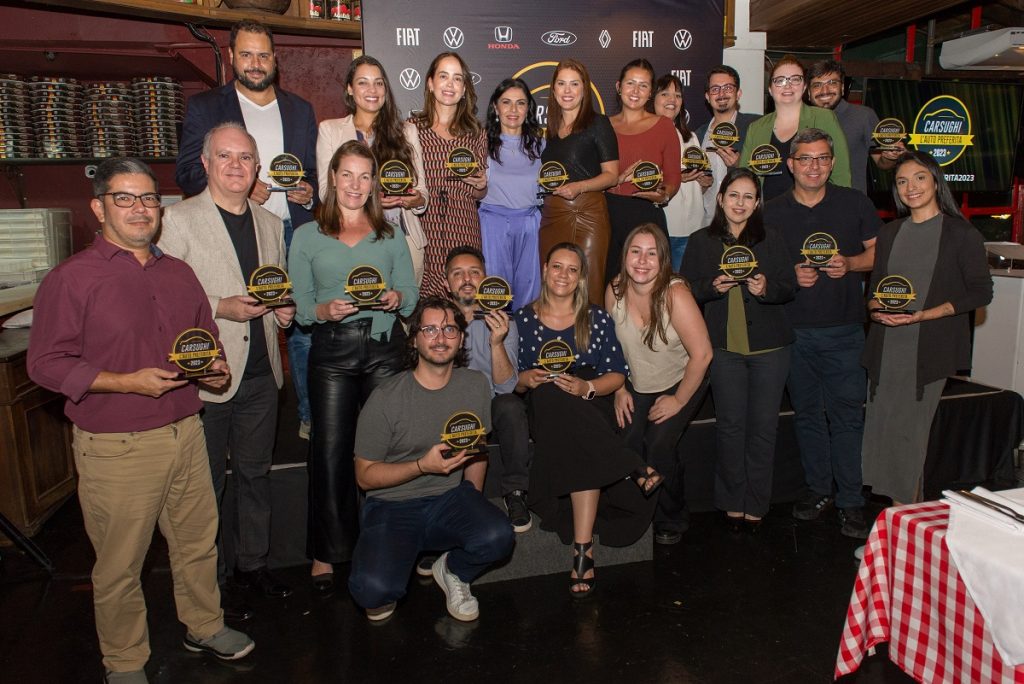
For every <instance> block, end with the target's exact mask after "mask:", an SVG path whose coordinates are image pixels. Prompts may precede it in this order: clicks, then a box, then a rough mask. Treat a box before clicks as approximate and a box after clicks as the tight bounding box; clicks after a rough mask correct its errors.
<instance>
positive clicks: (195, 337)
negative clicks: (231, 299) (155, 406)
mask: <svg viewBox="0 0 1024 684" xmlns="http://www.w3.org/2000/svg"><path fill="white" fill-rule="evenodd" d="M219 356H220V349H219V348H218V347H217V340H216V339H214V337H213V335H212V334H211V333H210V332H209V331H208V330H203V329H202V328H189V329H188V330H186V331H184V332H182V333H181V334H180V335H178V336H177V337H176V338H175V339H174V345H173V346H172V347H171V353H170V354H168V355H167V360H168V361H171V362H172V363H173V364H174V365H175V366H177V367H178V368H179V370H180V372H179V373H178V375H177V378H176V379H177V380H198V379H200V378H210V377H215V376H218V375H224V372H223V371H219V370H213V369H212V368H211V366H212V365H213V362H214V361H216V360H217V358H218V357H219Z"/></svg>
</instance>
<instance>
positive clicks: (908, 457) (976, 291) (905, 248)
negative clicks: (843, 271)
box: [863, 152, 992, 503]
mask: <svg viewBox="0 0 1024 684" xmlns="http://www.w3.org/2000/svg"><path fill="white" fill-rule="evenodd" d="M894 174H895V185H894V186H893V191H892V194H893V199H894V200H895V202H896V213H897V216H898V217H899V218H897V219H896V220H895V221H892V222H890V223H887V224H886V225H884V226H882V228H881V229H880V230H879V231H878V241H877V242H876V243H875V267H874V270H873V271H872V272H871V292H872V293H873V292H876V291H877V290H878V288H879V283H880V282H881V281H882V280H883V279H885V278H886V277H888V276H890V275H900V276H902V277H903V278H905V279H906V280H908V281H910V283H911V284H912V286H913V289H914V293H915V295H916V296H915V298H914V299H913V300H912V301H911V304H910V306H909V307H907V308H908V309H910V310H911V311H912V312H911V313H884V312H882V311H880V309H881V308H882V304H881V303H880V302H879V301H878V300H877V299H872V300H871V301H870V302H869V303H868V310H869V312H870V313H871V325H870V327H869V328H868V337H867V341H866V343H865V346H864V366H865V367H866V368H867V369H868V381H869V382H868V386H869V389H870V391H869V396H868V405H867V414H866V417H865V422H864V448H863V468H864V484H866V485H869V486H870V487H871V488H872V491H874V492H875V493H878V494H883V495H886V496H889V497H892V499H893V500H894V501H897V502H901V503H912V502H914V501H919V500H920V499H921V497H922V491H921V473H922V470H923V468H924V460H925V455H926V454H927V451H928V435H929V433H930V431H931V424H932V420H933V419H934V417H935V411H936V409H937V408H938V406H939V398H940V397H941V396H942V388H943V387H944V386H945V384H946V378H947V377H949V376H950V375H954V374H955V373H956V372H957V371H958V370H961V369H965V368H970V365H971V324H970V319H969V314H970V312H971V311H973V310H974V309H977V308H978V307H980V306H985V305H986V304H988V303H989V302H990V301H991V300H992V276H991V274H990V273H989V269H988V261H987V257H986V254H985V245H984V239H983V238H982V236H981V233H979V232H978V230H977V229H976V228H975V227H974V226H972V225H971V224H970V223H969V222H968V221H967V220H966V219H965V218H964V216H963V214H961V213H960V210H959V209H958V208H957V205H956V202H955V201H954V200H953V195H952V193H951V192H950V191H949V186H948V185H946V179H945V177H944V174H943V172H942V168H941V167H940V166H939V165H938V163H937V162H936V161H935V160H934V159H933V158H932V156H931V155H930V154H927V153H926V152H905V153H903V154H902V155H900V157H899V159H897V160H896V168H895V169H894Z"/></svg>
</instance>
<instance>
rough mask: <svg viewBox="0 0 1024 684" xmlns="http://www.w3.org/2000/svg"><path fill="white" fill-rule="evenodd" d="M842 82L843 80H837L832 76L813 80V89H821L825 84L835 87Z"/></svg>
mask: <svg viewBox="0 0 1024 684" xmlns="http://www.w3.org/2000/svg"><path fill="white" fill-rule="evenodd" d="M840 83H842V81H837V80H836V79H834V78H830V79H828V80H827V81H811V90H821V89H822V88H824V87H825V86H829V87H830V88H834V87H835V86H837V85H839V84H840Z"/></svg>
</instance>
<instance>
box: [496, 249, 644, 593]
mask: <svg viewBox="0 0 1024 684" xmlns="http://www.w3.org/2000/svg"><path fill="white" fill-rule="evenodd" d="M588 278H589V274H588V269H587V258H586V255H585V254H584V253H583V249H582V248H580V247H579V246H578V245H575V244H573V243H571V242H563V243H559V244H557V245H555V246H553V247H552V248H551V249H550V250H549V251H548V253H547V258H546V259H545V262H544V273H543V276H542V284H541V289H540V297H539V298H538V299H537V301H535V302H533V303H532V304H530V305H529V306H524V307H523V308H522V309H520V310H519V311H517V312H516V314H515V316H516V326H517V328H518V329H519V381H518V383H517V384H516V391H517V392H520V393H523V392H525V393H526V400H527V402H528V404H529V414H530V432H531V434H532V435H533V439H534V454H533V462H532V463H531V465H530V504H531V507H532V508H533V509H534V511H535V512H536V513H537V514H538V516H539V517H540V519H541V527H542V528H543V529H546V530H553V531H555V532H557V533H558V536H559V538H560V539H561V540H562V542H563V543H565V544H568V543H569V542H570V541H571V542H572V543H573V570H572V572H571V573H570V575H569V591H570V593H571V595H572V597H573V598H584V597H585V596H588V595H590V593H591V592H592V591H593V588H594V582H595V579H594V577H595V576H594V551H593V537H594V533H595V532H596V533H597V534H599V535H600V536H601V543H602V544H604V545H606V546H627V545H629V544H632V543H633V542H635V541H636V540H637V539H639V538H640V536H641V535H642V534H643V533H644V531H646V529H647V527H648V525H649V524H650V521H651V515H652V514H653V507H654V503H655V500H654V499H653V497H651V495H652V494H653V493H654V491H655V490H656V489H657V488H658V486H659V485H660V484H661V481H662V477H661V475H660V474H658V472H657V471H656V470H655V469H654V468H652V467H650V466H647V465H645V464H644V462H643V459H641V457H640V455H639V454H638V453H637V452H636V451H633V450H631V449H629V448H627V447H626V445H625V444H624V442H623V441H622V437H621V436H620V435H619V434H618V433H617V431H616V430H615V408H614V405H613V403H612V394H613V393H614V392H615V390H617V389H618V388H620V387H621V386H622V383H623V381H624V380H625V374H626V363H625V360H624V359H623V357H622V349H621V347H620V346H619V343H618V340H617V339H616V338H615V328H614V326H613V325H612V321H611V318H610V317H609V316H608V313H607V312H605V311H604V310H603V309H600V308H598V307H596V306H594V305H592V304H590V303H589V301H588V300H589V296H588V287H587V284H588ZM555 340H558V341H559V342H553V341H555ZM545 345H549V346H548V347H546V348H545ZM550 345H558V346H560V347H561V355H562V356H561V358H563V359H564V358H568V357H569V356H571V357H572V359H573V361H572V364H571V367H570V368H568V369H562V372H551V371H550V370H549V369H546V368H544V367H543V365H542V364H541V361H544V360H545V359H548V358H551V357H550V356H548V354H549V352H551V351H552V346H550ZM542 350H545V351H544V353H543V354H542V353H541V352H542ZM627 478H629V479H628V480H627ZM648 497H651V498H648Z"/></svg>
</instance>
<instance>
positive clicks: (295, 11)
mask: <svg viewBox="0 0 1024 684" xmlns="http://www.w3.org/2000/svg"><path fill="white" fill-rule="evenodd" d="M206 1H208V2H218V1H219V0H206ZM29 2H31V3H33V4H37V5H51V6H56V7H68V8H72V9H80V10H86V11H89V12H108V13H112V14H121V15H125V16H127V17H131V18H139V17H145V18H149V19H164V20H169V21H181V22H188V23H191V24H200V25H203V26H220V27H230V26H231V25H232V24H234V23H235V22H237V21H239V20H241V19H255V20H256V21H259V22H261V23H263V24H266V25H267V26H269V27H270V28H271V29H273V30H274V31H275V32H276V33H282V34H293V35H306V36H327V37H332V38H347V39H351V40H361V39H362V22H358V21H334V20H331V19H322V18H321V19H310V18H309V16H308V15H309V10H308V7H306V5H307V4H308V3H306V2H304V0H292V7H291V8H290V9H289V13H288V14H283V15H282V14H270V13H267V12H256V11H248V10H233V9H228V8H226V7H208V6H205V5H192V4H186V3H182V2H176V1H175V0H29Z"/></svg>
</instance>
